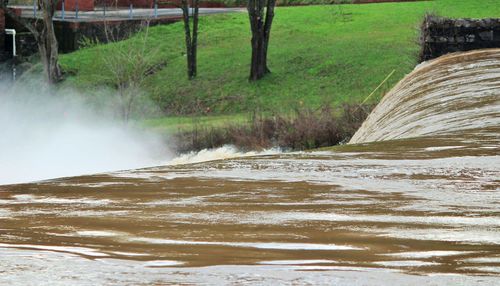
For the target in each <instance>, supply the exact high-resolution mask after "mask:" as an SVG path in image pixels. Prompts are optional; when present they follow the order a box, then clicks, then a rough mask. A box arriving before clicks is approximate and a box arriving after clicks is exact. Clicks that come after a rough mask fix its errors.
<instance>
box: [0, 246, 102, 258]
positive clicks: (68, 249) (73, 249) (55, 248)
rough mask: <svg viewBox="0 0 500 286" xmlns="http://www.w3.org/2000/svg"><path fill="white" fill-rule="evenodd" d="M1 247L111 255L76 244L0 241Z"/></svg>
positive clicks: (95, 255)
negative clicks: (34, 243)
mask: <svg viewBox="0 0 500 286" xmlns="http://www.w3.org/2000/svg"><path fill="white" fill-rule="evenodd" d="M0 247H5V248H23V249H38V250H47V251H58V252H67V253H72V254H79V255H84V256H92V257H107V256H109V255H108V254H106V253H102V252H99V251H97V250H95V249H92V248H88V247H76V246H51V245H33V244H6V243H0Z"/></svg>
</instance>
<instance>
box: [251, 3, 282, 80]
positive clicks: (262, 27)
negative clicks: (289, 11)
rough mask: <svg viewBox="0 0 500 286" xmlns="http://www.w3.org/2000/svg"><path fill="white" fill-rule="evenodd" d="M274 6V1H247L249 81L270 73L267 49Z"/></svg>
mask: <svg viewBox="0 0 500 286" xmlns="http://www.w3.org/2000/svg"><path fill="white" fill-rule="evenodd" d="M275 6H276V0H248V6H247V10H248V16H249V18H250V28H251V31H252V63H251V67H250V80H251V81H256V80H259V79H261V78H262V77H264V76H265V75H266V74H267V73H270V72H271V71H270V70H269V68H268V67H267V49H268V46H269V37H270V35H271V25H272V23H273V18H274V7H275Z"/></svg>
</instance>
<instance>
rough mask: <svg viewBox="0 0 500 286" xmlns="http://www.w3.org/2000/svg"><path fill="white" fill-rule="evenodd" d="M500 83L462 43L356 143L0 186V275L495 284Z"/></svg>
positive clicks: (75, 280)
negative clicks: (459, 51) (461, 47)
mask: <svg viewBox="0 0 500 286" xmlns="http://www.w3.org/2000/svg"><path fill="white" fill-rule="evenodd" d="M499 98H500V50H489V51H476V52H470V53H467V54H454V55H450V56H447V57H445V58H441V59H438V60H435V61H433V62H429V63H425V64H424V65H421V66H419V67H417V69H416V70H415V71H414V72H413V73H412V74H410V75H408V76H407V77H406V78H405V79H403V80H402V81H401V82H400V84H398V86H396V87H395V88H394V89H393V91H391V92H390V93H389V94H387V95H386V97H385V98H384V99H383V101H382V102H381V103H380V105H379V106H378V107H377V108H376V109H375V111H374V112H373V114H372V115H371V116H370V117H369V118H368V120H367V121H366V122H365V124H364V125H363V126H362V127H361V129H360V130H359V131H358V133H357V134H356V135H355V136H354V137H353V139H352V143H357V144H350V145H345V146H339V147H335V148H330V149H324V150H318V151H313V152H296V153H279V152H275V153H274V154H260V155H256V156H246V157H239V158H238V157H236V158H226V159H223V160H215V161H206V162H199V163H189V162H190V160H189V158H188V159H186V160H185V161H183V160H178V161H176V164H170V165H167V166H160V167H153V168H145V169H139V170H131V171H121V172H114V173H105V174H98V175H89V176H80V177H70V178H61V179H53V180H47V181H41V182H36V183H26V184H17V185H3V186H0V285H170V284H183V285H184V284H185V285H191V284H210V285H221V284H234V285H241V284H254V285H280V284H287V285H290V284H292V285H422V284H423V285H498V283H499V281H500V152H499V151H500V135H499V134H500V102H499V101H500V100H499ZM377 126H378V127H377ZM370 141H378V142H374V143H366V142H370ZM219 152H220V150H219ZM270 153H272V152H270ZM180 163H186V164H180Z"/></svg>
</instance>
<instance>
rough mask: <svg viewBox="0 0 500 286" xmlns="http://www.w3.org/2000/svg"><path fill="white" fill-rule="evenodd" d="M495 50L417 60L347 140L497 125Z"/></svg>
mask: <svg viewBox="0 0 500 286" xmlns="http://www.w3.org/2000/svg"><path fill="white" fill-rule="evenodd" d="M499 101H500V49H486V50H477V51H472V52H467V53H454V54H450V55H446V56H443V57H440V58H438V59H435V60H432V61H429V62H425V63H422V64H420V65H419V66H418V67H417V68H416V69H415V70H414V71H413V72H411V73H410V74H408V75H407V76H406V77H405V78H404V79H403V80H401V81H400V82H399V83H398V84H397V85H396V86H395V87H394V88H393V89H392V90H391V91H390V92H389V93H388V94H387V95H385V96H384V98H383V99H382V100H381V102H380V103H379V104H378V105H377V107H376V108H375V109H374V110H373V112H372V113H371V114H370V115H369V116H368V119H367V120H366V121H365V122H364V123H363V125H362V126H361V128H360V129H359V130H358V131H357V132H356V134H354V136H353V138H352V139H351V140H350V142H349V143H351V144H355V143H364V142H373V141H387V140H393V139H404V138H414V137H421V136H434V135H444V134H453V133H460V132H462V131H464V130H470V129H477V128H481V129H484V128H490V127H492V128H494V127H498V126H500V104H499Z"/></svg>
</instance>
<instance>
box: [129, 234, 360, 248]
mask: <svg viewBox="0 0 500 286" xmlns="http://www.w3.org/2000/svg"><path fill="white" fill-rule="evenodd" d="M127 241H132V242H142V243H150V244H172V245H176V244H177V245H217V246H229V247H248V248H258V249H281V250H363V249H364V248H359V247H354V246H348V245H337V244H320V243H293V242H219V241H190V240H173V239H161V238H148V237H130V238H127Z"/></svg>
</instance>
